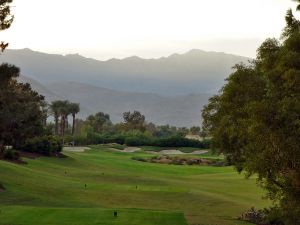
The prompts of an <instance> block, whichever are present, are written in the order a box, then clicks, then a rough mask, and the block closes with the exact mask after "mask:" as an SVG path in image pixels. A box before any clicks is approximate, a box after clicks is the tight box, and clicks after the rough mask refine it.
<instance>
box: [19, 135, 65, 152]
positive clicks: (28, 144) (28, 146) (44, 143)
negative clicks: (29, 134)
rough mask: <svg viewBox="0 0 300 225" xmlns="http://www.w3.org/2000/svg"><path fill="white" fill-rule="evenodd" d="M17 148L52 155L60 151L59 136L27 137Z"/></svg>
mask: <svg viewBox="0 0 300 225" xmlns="http://www.w3.org/2000/svg"><path fill="white" fill-rule="evenodd" d="M18 149H19V150H22V151H26V152H33V153H40V154H43V155H54V154H57V153H59V152H61V151H62V145H61V141H60V139H59V138H57V137H54V136H42V137H35V138H32V139H27V140H26V141H25V143H24V144H23V145H21V146H20V147H18Z"/></svg>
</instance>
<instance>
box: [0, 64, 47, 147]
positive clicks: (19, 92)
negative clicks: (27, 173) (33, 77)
mask: <svg viewBox="0 0 300 225" xmlns="http://www.w3.org/2000/svg"><path fill="white" fill-rule="evenodd" d="M19 73H20V70H19V68H17V67H15V66H13V65H9V64H2V65H1V66H0V140H1V141H0V148H1V150H2V151H3V146H4V145H13V146H15V147H17V146H19V145H21V144H22V143H23V142H24V141H25V140H26V139H27V138H32V137H34V136H38V135H40V134H42V133H43V123H44V111H43V107H44V105H45V102H44V97H43V96H41V95H39V94H38V93H37V92H35V91H33V90H32V89H31V87H30V85H29V84H22V83H18V82H17V80H16V78H17V77H18V76H19Z"/></svg>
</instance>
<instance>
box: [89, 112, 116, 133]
mask: <svg viewBox="0 0 300 225" xmlns="http://www.w3.org/2000/svg"><path fill="white" fill-rule="evenodd" d="M87 123H88V124H89V125H90V126H91V127H93V129H94V131H95V132H97V133H102V132H103V131H105V130H106V128H108V127H111V126H112V122H111V120H110V116H109V114H106V113H103V112H98V113H96V114H95V115H90V116H88V118H87Z"/></svg>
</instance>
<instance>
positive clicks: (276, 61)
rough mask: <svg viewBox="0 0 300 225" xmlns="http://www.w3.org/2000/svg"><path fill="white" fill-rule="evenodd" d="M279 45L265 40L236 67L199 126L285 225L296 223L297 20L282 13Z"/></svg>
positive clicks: (299, 191) (299, 127) (299, 181)
mask: <svg viewBox="0 0 300 225" xmlns="http://www.w3.org/2000/svg"><path fill="white" fill-rule="evenodd" d="M286 23H287V25H286V28H285V29H284V32H283V42H282V43H280V42H279V41H278V40H276V39H267V40H266V41H265V42H264V43H263V44H262V45H261V46H260V48H259V49H258V55H257V58H256V60H255V61H254V62H252V64H251V65H249V66H246V65H237V66H236V67H235V69H236V71H235V72H234V73H233V74H231V75H230V77H229V78H228V79H227V84H226V85H225V86H224V87H223V88H222V89H221V91H220V94H218V95H216V96H214V97H213V98H211V99H210V101H209V104H208V105H207V106H206V107H205V108H204V110H203V112H202V115H203V118H204V123H203V128H204V130H205V131H206V132H208V133H209V134H210V135H211V136H212V137H213V143H214V147H215V148H217V149H218V150H219V151H220V152H222V153H224V154H225V155H226V156H227V158H228V159H229V160H230V161H231V162H233V163H234V164H235V166H236V168H237V169H238V170H239V171H242V170H244V171H246V172H247V175H248V176H251V175H252V174H257V175H258V181H259V183H260V184H261V185H262V187H264V188H265V189H266V190H267V197H269V198H270V199H271V200H273V201H274V205H275V207H276V210H278V211H277V213H276V214H277V216H278V217H280V218H281V219H282V220H283V221H284V222H285V224H286V225H295V224H300V138H299V137H300V117H299V115H300V44H299V43H300V29H299V28H300V22H299V21H298V20H297V19H296V18H295V17H294V16H293V13H292V11H291V10H289V11H288V12H287V15H286Z"/></svg>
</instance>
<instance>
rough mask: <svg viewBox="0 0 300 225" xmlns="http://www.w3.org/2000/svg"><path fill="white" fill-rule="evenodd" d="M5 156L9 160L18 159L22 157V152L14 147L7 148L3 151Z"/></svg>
mask: <svg viewBox="0 0 300 225" xmlns="http://www.w3.org/2000/svg"><path fill="white" fill-rule="evenodd" d="M3 158H4V159H7V160H18V159H20V154H19V152H17V151H14V150H12V149H7V150H5V151H4V153H3Z"/></svg>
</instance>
